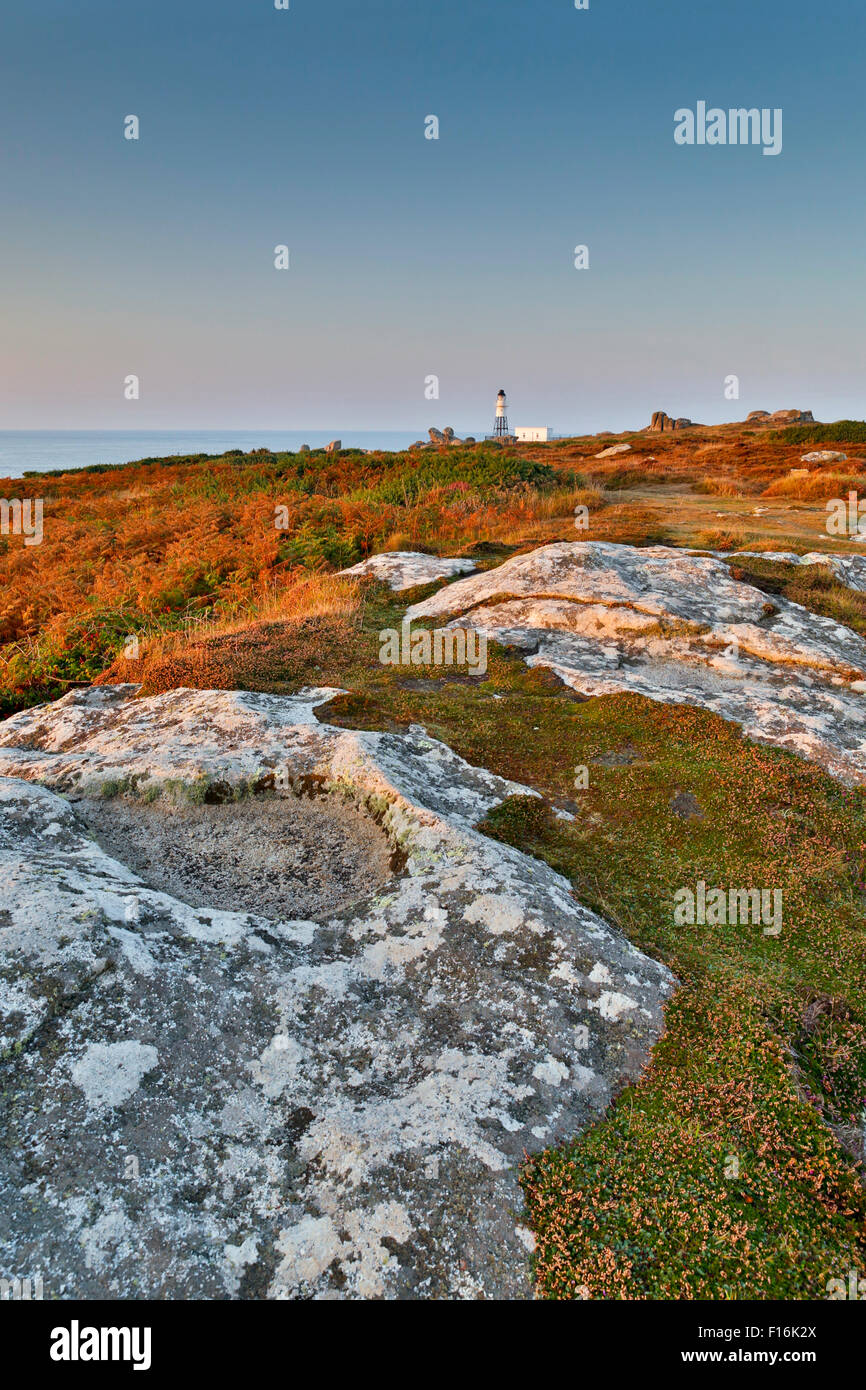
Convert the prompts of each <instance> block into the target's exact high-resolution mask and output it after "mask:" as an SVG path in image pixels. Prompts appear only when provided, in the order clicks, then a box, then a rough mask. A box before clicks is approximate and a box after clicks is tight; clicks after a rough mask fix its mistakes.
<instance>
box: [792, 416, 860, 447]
mask: <svg viewBox="0 0 866 1390" xmlns="http://www.w3.org/2000/svg"><path fill="white" fill-rule="evenodd" d="M769 438H770V439H779V440H781V441H782V442H783V443H785V444H810V445H811V444H866V420H837V421H836V423H835V424H834V425H787V426H786V427H785V429H783V430H771V431H770V432H769Z"/></svg>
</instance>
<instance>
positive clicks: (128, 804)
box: [73, 796, 391, 921]
mask: <svg viewBox="0 0 866 1390" xmlns="http://www.w3.org/2000/svg"><path fill="white" fill-rule="evenodd" d="M73 805H74V808H75V813H76V815H77V816H78V818H79V820H80V821H82V822H83V824H84V825H85V826H86V827H87V829H88V831H89V832H90V834H91V835H92V836H93V837H94V839H95V840H96V841H97V842H98V844H99V845H100V846H101V848H102V849H104V850H105V852H106V853H107V854H110V855H111V856H112V858H114V859H119V860H120V861H121V862H122V863H124V864H126V865H127V866H128V867H129V868H130V869H132V870H133V871H134V872H135V873H136V874H138V876H139V878H141V879H142V880H143V881H144V882H145V883H146V884H147V886H148V887H149V888H153V889H156V890H157V891H158V892H163V893H170V894H171V896H172V897H174V898H178V899H180V901H181V902H185V903H187V904H189V906H191V907H215V908H220V909H223V910H228V911H231V912H251V913H254V914H255V915H256V916H260V917H267V918H270V919H272V920H274V921H280V920H288V919H292V918H320V917H322V916H323V915H327V914H329V913H337V912H341V911H344V910H346V909H348V908H351V907H353V906H354V905H355V904H356V903H358V902H360V901H361V900H362V899H364V898H366V897H368V896H370V894H372V893H375V892H376V891H377V890H378V889H379V888H381V886H382V885H383V884H384V883H385V882H386V881H387V879H388V878H389V877H390V876H391V847H390V845H389V842H388V840H387V837H386V836H385V835H384V833H383V832H382V831H381V829H380V828H379V826H378V825H377V824H376V822H375V821H374V820H373V818H372V816H370V815H368V814H367V813H366V812H364V811H363V810H361V809H359V808H358V807H356V806H353V805H352V804H350V803H346V802H342V801H338V800H337V799H336V798H334V797H329V796H319V797H295V796H290V797H279V796H263V797H248V798H246V799H245V800H243V801H232V802H224V803H214V804H196V803H188V802H176V801H170V800H159V801H152V802H144V801H136V800H134V799H132V798H127V797H120V796H118V797H108V798H84V799H82V800H79V801H75V802H74V803H73Z"/></svg>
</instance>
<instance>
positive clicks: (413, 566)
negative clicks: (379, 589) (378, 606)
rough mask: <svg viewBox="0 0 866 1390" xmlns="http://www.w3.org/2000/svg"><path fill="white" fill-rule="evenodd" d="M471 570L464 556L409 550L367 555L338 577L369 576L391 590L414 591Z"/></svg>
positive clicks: (472, 566) (472, 563)
mask: <svg viewBox="0 0 866 1390" xmlns="http://www.w3.org/2000/svg"><path fill="white" fill-rule="evenodd" d="M474 569H475V561H474V560H470V559H467V558H466V557H465V556H462V555H461V556H443V555H423V554H421V553H420V552H418V551H413V550H389V551H383V552H382V553H381V554H380V555H371V556H370V557H369V559H367V560H362V561H361V563H360V564H359V565H353V566H352V568H351V569H348V570H341V571H340V573H341V574H351V575H355V574H357V575H371V576H372V577H373V578H374V579H381V580H383V581H384V582H385V583H386V584H388V585H390V587H391V588H392V589H394V590H395V591H397V592H399V591H400V590H402V589H414V588H416V587H417V586H418V585H419V584H432V583H433V582H434V580H437V579H450V578H451V576H452V575H453V574H467V573H469V571H470V570H474Z"/></svg>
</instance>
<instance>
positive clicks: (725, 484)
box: [692, 477, 743, 497]
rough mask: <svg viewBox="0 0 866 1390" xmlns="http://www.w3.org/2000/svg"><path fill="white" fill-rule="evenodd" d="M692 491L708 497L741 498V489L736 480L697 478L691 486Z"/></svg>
mask: <svg viewBox="0 0 866 1390" xmlns="http://www.w3.org/2000/svg"><path fill="white" fill-rule="evenodd" d="M692 491H693V492H698V493H703V494H705V495H707V496H709V497H742V495H743V489H742V486H741V484H740V483H738V482H737V480H736V478H711V477H703V478H699V479H698V481H697V482H696V483H693V484H692Z"/></svg>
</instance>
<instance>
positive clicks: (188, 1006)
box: [0, 686, 673, 1299]
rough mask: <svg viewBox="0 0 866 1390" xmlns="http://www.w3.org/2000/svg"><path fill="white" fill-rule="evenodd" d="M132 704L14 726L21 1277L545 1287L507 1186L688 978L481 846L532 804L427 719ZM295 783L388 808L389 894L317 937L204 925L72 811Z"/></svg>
mask: <svg viewBox="0 0 866 1390" xmlns="http://www.w3.org/2000/svg"><path fill="white" fill-rule="evenodd" d="M134 690H135V688H134V687H130V686H119V687H118V686H114V687H112V686H101V687H97V688H94V689H91V690H88V691H85V692H78V693H73V694H70V695H68V696H66V697H65V698H64V699H63V700H60V701H59V702H57V703H56V704H54V705H50V706H43V707H41V708H39V709H34V710H30V711H27V712H25V713H23V714H19V715H16V716H15V717H13V718H12V719H10V720H8V721H7V722H6V723H4V724H2V725H0V882H2V885H3V896H2V903H3V907H2V912H0V1026H2V1033H3V1044H2V1046H3V1048H4V1049H5V1051H2V1052H0V1056H2V1059H3V1060H2V1063H0V1065H2V1069H3V1085H2V1088H0V1089H2V1104H0V1271H2V1272H3V1273H4V1275H8V1276H14V1275H16V1274H17V1275H19V1276H24V1275H30V1276H32V1277H34V1278H35V1277H38V1275H40V1274H41V1275H42V1276H43V1278H44V1282H45V1296H46V1297H60V1298H68V1297H83V1298H103V1297H107V1298H117V1297H126V1298H128V1297H145V1298H164V1297H174V1298H179V1297H180V1298H231V1297H271V1298H277V1299H280V1298H295V1297H321V1298H333V1297H348V1298H378V1297H407V1298H412V1297H450V1298H455V1297H456V1298H463V1297H468V1298H475V1297H491V1296H497V1297H521V1296H524V1295H526V1294H527V1293H528V1292H529V1290H530V1284H529V1274H528V1270H529V1253H528V1251H529V1248H530V1247H531V1244H532V1240H531V1236H530V1235H529V1233H528V1232H527V1231H525V1230H524V1229H523V1228H522V1227H521V1225H520V1211H521V1205H522V1203H521V1197H520V1192H519V1187H518V1184H517V1180H516V1169H517V1165H518V1163H519V1161H520V1159H521V1157H522V1155H523V1153H524V1151H525V1150H530V1151H533V1150H537V1149H539V1148H541V1147H544V1146H547V1145H549V1144H552V1143H556V1142H558V1141H560V1140H563V1139H566V1138H568V1137H569V1136H571V1135H574V1134H575V1133H576V1132H578V1131H579V1130H580V1129H581V1128H582V1127H583V1126H585V1125H587V1124H590V1123H591V1122H592V1121H593V1120H594V1119H595V1118H596V1117H597V1116H599V1115H600V1114H601V1113H602V1111H603V1110H604V1108H605V1106H606V1105H607V1103H608V1101H609V1100H610V1098H611V1096H612V1094H613V1093H614V1092H615V1091H616V1090H617V1089H618V1088H619V1087H620V1086H621V1085H622V1084H623V1083H624V1082H625V1081H627V1080H629V1079H631V1078H634V1077H636V1076H637V1075H638V1074H639V1072H640V1070H641V1068H642V1065H643V1063H644V1061H645V1058H646V1055H647V1050H648V1048H649V1046H650V1045H651V1043H652V1042H653V1040H654V1039H655V1038H656V1037H657V1036H658V1035H659V1033H660V1030H661V1027H662V1018H661V1006H662V1001H663V999H664V998H665V996H666V995H667V994H668V993H669V991H670V989H671V988H672V984H673V981H672V977H671V976H670V974H669V972H668V971H667V970H666V969H665V967H663V966H662V965H660V964H657V963H656V962H653V961H651V960H648V959H647V958H646V957H645V956H643V955H641V953H640V952H638V951H637V950H635V949H634V948H633V947H632V946H631V945H630V944H629V943H628V942H627V941H626V940H625V939H624V938H623V937H622V936H620V935H619V933H618V932H616V931H615V930H613V929H612V928H611V927H609V926H608V925H607V924H606V923H605V922H603V921H602V920H601V919H600V918H598V917H596V916H595V915H594V914H593V913H591V912H590V911H588V910H587V909H585V908H583V907H581V906H580V905H579V904H578V903H577V902H576V901H575V900H574V898H573V897H572V895H571V893H570V891H569V885H568V883H567V881H566V880H565V879H563V878H562V877H560V876H559V875H558V874H556V873H554V872H553V870H551V869H550V868H548V867H547V866H546V865H544V864H542V863H540V862H538V861H534V860H531V859H528V858H527V857H526V856H524V855H522V854H520V853H519V852H517V851H516V850H514V849H512V848H510V847H508V846H505V845H502V844H499V843H498V842H495V841H493V840H490V839H488V838H486V837H485V836H483V835H481V834H480V833H478V832H477V831H476V830H475V829H474V828H473V826H474V825H475V824H476V823H477V821H478V820H479V818H480V817H482V816H483V815H484V814H485V813H486V811H487V810H488V809H489V808H490V807H491V806H493V805H494V804H496V803H498V802H499V801H500V800H501V799H502V798H503V797H506V796H508V795H511V794H514V793H515V792H525V790H526V789H525V788H519V787H517V786H515V784H513V783H509V782H505V781H503V780H501V779H500V778H497V777H493V776H491V775H490V774H488V773H486V772H484V771H482V770H479V769H477V768H473V767H471V766H469V765H468V764H467V763H465V762H463V761H462V760H461V759H460V758H459V757H457V756H456V755H455V754H454V753H452V752H451V751H450V750H449V749H448V748H446V747H445V746H444V745H442V744H441V743H438V742H436V741H435V740H433V739H431V738H428V737H427V736H426V735H425V733H424V731H423V730H421V729H419V728H415V729H413V730H411V731H410V732H409V733H408V734H405V735H394V734H386V733H371V732H351V731H347V730H344V729H337V728H333V727H328V726H327V725H325V724H319V723H318V722H317V720H316V716H315V714H314V712H313V711H314V707H315V706H316V705H319V704H321V703H322V702H323V701H325V700H326V699H327V698H329V696H330V695H332V694H334V693H335V692H333V691H328V690H318V691H308V692H302V694H301V695H300V696H298V697H296V698H290V699H286V698H280V697H276V696H265V695H257V694H246V693H244V694H239V693H231V692H224V691H218V692H200V691H189V690H176V691H171V692H169V693H168V694H165V695H160V696H157V697H154V698H151V699H147V700H135V699H133V698H131V697H132V695H133V693H134ZM202 779H207V782H206V783H205V782H204V781H203V780H202ZM281 779H283V780H284V781H285V784H286V785H288V784H289V783H293V784H294V786H295V788H296V789H300V788H302V787H304V786H309V785H316V786H318V788H319V790H320V792H321V793H322V794H326V795H327V796H329V797H335V798H340V799H341V801H350V802H352V803H353V804H358V805H362V806H365V807H366V808H367V810H368V811H371V812H373V811H374V812H375V813H376V814H377V816H378V819H379V822H380V824H381V827H382V831H383V833H384V834H386V835H387V836H388V837H389V839H390V841H391V843H392V845H393V846H394V847H395V849H396V848H399V851H400V854H401V856H403V857H404V861H405V862H404V863H403V866H402V867H400V868H398V869H397V870H396V872H395V875H394V877H393V878H392V879H391V880H390V881H389V882H388V883H387V884H386V885H385V889H384V891H381V892H379V893H377V894H376V895H375V896H373V897H371V898H369V899H368V900H366V901H364V902H363V903H356V904H355V905H354V907H352V908H351V909H350V910H346V911H343V912H342V913H338V914H336V915H329V916H328V917H327V918H326V919H322V920H297V918H296V916H295V915H294V914H293V903H292V901H286V903H285V913H284V916H283V917H282V918H281V919H275V918H274V915H273V913H271V915H269V916H268V917H265V916H262V915H258V914H257V913H256V911H255V904H252V903H251V904H250V905H249V910H247V911H227V910H225V909H224V908H223V907H222V906H221V904H219V903H214V904H212V905H211V906H209V907H203V906H190V905H188V904H186V903H184V902H181V901H180V900H179V899H177V898H175V897H172V896H171V895H170V894H169V893H166V892H164V891H159V889H158V888H157V887H148V886H146V885H145V884H144V883H143V882H142V881H141V880H140V879H139V878H138V877H137V876H136V875H135V874H134V873H133V872H132V870H131V869H129V868H128V867H126V866H125V865H124V864H123V863H120V862H119V861H118V860H117V859H114V858H112V857H110V856H109V855H108V854H107V853H105V852H104V850H102V849H100V848H99V847H98V845H97V844H96V843H95V842H94V841H93V840H92V839H90V838H88V835H87V834H86V833H85V830H84V828H83V825H82V822H81V821H80V820H78V819H77V817H76V814H75V810H74V799H75V798H76V797H79V796H85V795H92V794H93V792H94V790H98V789H100V788H101V789H102V791H103V793H113V792H116V791H117V790H118V789H119V788H122V789H123V790H124V792H125V794H126V795H130V794H132V793H135V794H137V795H139V796H143V797H144V798H145V800H147V799H148V798H150V797H152V796H154V795H155V794H158V793H160V792H162V791H165V790H166V783H167V782H169V781H173V782H174V784H175V786H176V785H177V783H178V782H179V781H180V782H182V783H185V784H188V785H192V786H196V787H198V788H199V790H200V789H201V788H202V787H203V786H207V787H209V788H210V793H211V794H216V793H217V792H221V793H222V794H223V795H228V794H230V793H232V792H234V793H235V794H237V793H239V792H240V791H245V793H246V794H249V793H250V792H251V789H254V788H255V787H260V786H262V785H270V784H271V783H276V784H277V785H279V784H280V782H281ZM237 805H238V806H239V807H241V808H242V807H243V805H244V800H243V799H241V800H240V801H238V802H237ZM295 805H297V802H295V801H294V800H293V798H292V797H291V796H287V798H286V800H285V803H284V809H285V815H286V817H287V818H290V817H291V816H292V814H293V806H295Z"/></svg>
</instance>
